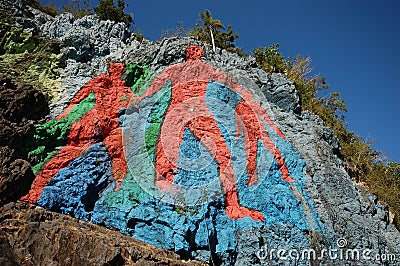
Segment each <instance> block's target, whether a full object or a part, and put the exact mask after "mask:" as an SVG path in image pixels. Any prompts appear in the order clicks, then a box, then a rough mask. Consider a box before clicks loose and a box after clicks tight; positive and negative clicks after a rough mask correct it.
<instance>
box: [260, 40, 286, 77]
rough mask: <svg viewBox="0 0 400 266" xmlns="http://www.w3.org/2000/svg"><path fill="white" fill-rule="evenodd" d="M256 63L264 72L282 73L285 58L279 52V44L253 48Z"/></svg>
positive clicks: (284, 67)
mask: <svg viewBox="0 0 400 266" xmlns="http://www.w3.org/2000/svg"><path fill="white" fill-rule="evenodd" d="M254 57H255V58H256V62H257V64H258V65H259V66H260V67H261V68H262V69H264V70H265V71H266V72H278V73H283V72H284V71H285V70H286V60H285V57H284V56H283V55H281V54H280V53H279V44H278V43H273V44H271V45H270V46H269V47H260V48H257V49H255V50H254Z"/></svg>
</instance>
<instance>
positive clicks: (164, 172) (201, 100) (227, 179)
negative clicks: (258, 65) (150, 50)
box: [132, 45, 294, 221]
mask: <svg viewBox="0 0 400 266" xmlns="http://www.w3.org/2000/svg"><path fill="white" fill-rule="evenodd" d="M202 55H203V49H202V48H201V47H199V46H197V45H191V46H189V47H188V49H187V52H186V62H184V63H179V64H175V65H172V66H169V67H167V68H166V69H165V70H164V71H163V72H162V73H161V74H160V75H159V76H157V77H156V78H155V79H154V80H153V82H152V84H151V85H150V87H149V88H148V89H147V90H146V92H145V93H144V94H143V95H142V96H140V97H135V98H133V103H132V104H133V105H136V104H137V103H138V102H139V101H140V100H142V99H144V98H146V97H148V96H150V95H152V94H154V93H156V92H157V91H158V90H159V89H160V88H162V87H163V85H164V84H165V83H166V82H167V81H168V80H171V82H172V86H173V87H172V100H171V104H170V106H169V108H168V110H167V113H166V116H165V120H164V122H163V124H162V127H161V133H160V138H159V142H158V146H157V150H156V155H155V164H156V165H155V167H156V179H155V182H156V185H157V186H158V188H159V189H160V190H169V189H170V188H171V185H172V182H174V175H175V173H176V169H177V161H178V155H179V146H180V144H181V143H182V138H183V132H184V127H188V128H189V129H190V130H191V131H192V133H193V134H194V136H196V138H197V139H199V140H200V141H201V143H202V144H203V145H204V146H205V147H207V149H208V150H209V151H210V153H211V154H212V156H213V157H214V158H215V160H216V161H217V163H218V165H219V178H220V181H221V186H222V190H223V193H224V195H225V212H226V214H227V216H228V217H230V218H232V219H239V218H243V217H251V218H252V219H254V220H258V221H264V216H263V214H262V213H260V212H258V211H256V210H252V209H249V208H246V207H244V206H241V205H240V203H239V199H238V187H237V183H236V178H235V173H234V170H233V165H232V161H231V154H230V150H229V148H228V147H227V145H226V142H225V140H224V138H223V136H222V133H221V131H220V129H219V127H218V124H217V122H216V121H215V118H214V117H213V115H212V113H211V112H210V110H209V109H208V107H207V105H206V102H205V99H206V88H207V85H208V83H209V81H210V80H213V81H216V82H221V83H225V84H230V87H231V89H233V90H234V91H236V92H238V93H239V94H240V95H241V97H242V98H243V99H244V100H245V101H244V102H241V103H240V104H238V106H237V107H236V118H237V121H239V120H240V119H238V118H239V117H241V121H242V123H240V122H238V123H237V132H238V134H239V133H241V132H244V137H245V150H246V168H247V172H248V175H249V180H248V181H247V184H248V185H252V184H255V183H257V173H256V169H257V143H258V140H261V141H262V143H263V144H264V146H265V147H266V148H267V149H268V151H269V152H271V153H272V154H273V156H274V158H275V160H276V162H277V163H278V166H279V169H280V171H281V173H282V179H283V180H285V181H288V182H290V181H293V180H294V179H293V178H291V177H290V176H289V172H288V169H287V167H286V164H285V161H284V159H283V158H282V155H281V154H280V152H279V150H278V149H277V148H276V146H275V144H274V143H273V142H272V141H271V139H270V138H269V136H268V133H267V130H266V128H265V125H264V123H263V121H262V119H263V120H265V121H266V123H268V124H269V125H270V126H271V127H272V128H273V129H274V130H275V131H276V132H277V134H278V135H279V136H280V137H281V138H284V136H283V134H282V132H280V131H279V129H278V128H277V127H276V126H275V125H274V124H273V122H272V121H271V120H270V119H269V117H268V115H267V114H266V112H265V111H264V109H263V108H262V107H261V106H259V105H258V104H257V103H255V102H254V100H253V99H252V95H251V92H250V91H248V90H245V89H243V88H242V87H241V86H240V85H238V84H237V83H236V82H235V81H234V80H233V79H232V78H230V77H228V76H227V75H226V74H224V73H222V72H219V71H217V70H216V69H215V68H213V67H212V66H210V65H207V64H206V63H203V62H201V61H200V58H201V57H202Z"/></svg>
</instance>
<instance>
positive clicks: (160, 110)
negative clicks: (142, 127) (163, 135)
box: [144, 80, 172, 155]
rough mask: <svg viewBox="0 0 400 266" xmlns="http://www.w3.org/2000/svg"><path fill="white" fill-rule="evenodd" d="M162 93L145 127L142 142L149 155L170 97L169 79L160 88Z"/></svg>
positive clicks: (153, 149)
mask: <svg viewBox="0 0 400 266" xmlns="http://www.w3.org/2000/svg"><path fill="white" fill-rule="evenodd" d="M160 92H162V94H161V96H160V97H158V98H157V100H156V102H155V103H154V105H153V108H152V110H151V113H150V116H149V120H148V122H149V123H150V125H149V126H148V127H147V128H146V132H145V135H144V144H145V148H146V150H147V153H148V154H149V155H151V154H153V153H154V151H155V149H156V146H157V142H158V136H159V135H160V130H161V125H162V122H163V121H164V118H165V114H166V113H167V109H168V107H169V105H170V103H171V99H172V82H171V81H170V80H168V81H167V83H165V85H164V86H163V87H162V88H161V91H160Z"/></svg>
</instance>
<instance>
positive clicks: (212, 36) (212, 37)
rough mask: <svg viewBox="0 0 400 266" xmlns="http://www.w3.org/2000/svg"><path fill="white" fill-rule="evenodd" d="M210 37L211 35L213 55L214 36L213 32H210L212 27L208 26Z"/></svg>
mask: <svg viewBox="0 0 400 266" xmlns="http://www.w3.org/2000/svg"><path fill="white" fill-rule="evenodd" d="M210 35H211V43H212V48H213V51H214V53H215V42H214V34H213V31H212V27H211V26H210Z"/></svg>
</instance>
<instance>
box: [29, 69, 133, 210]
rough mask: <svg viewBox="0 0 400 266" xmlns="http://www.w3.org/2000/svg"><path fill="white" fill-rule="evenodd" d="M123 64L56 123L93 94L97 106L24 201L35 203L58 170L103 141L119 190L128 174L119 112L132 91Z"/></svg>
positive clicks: (75, 126)
mask: <svg viewBox="0 0 400 266" xmlns="http://www.w3.org/2000/svg"><path fill="white" fill-rule="evenodd" d="M123 68H124V65H123V64H120V63H112V64H111V65H110V67H109V74H102V75H100V76H98V77H96V78H94V79H92V80H91V81H89V82H88V83H87V84H86V85H85V86H84V87H82V89H81V90H80V91H79V92H78V93H77V94H76V95H75V96H74V98H73V99H72V100H71V102H70V103H69V106H68V107H67V109H66V110H65V111H64V113H63V114H62V115H60V116H58V117H57V118H56V119H57V120H59V119H61V118H64V117H66V116H67V115H68V114H69V113H70V111H71V110H72V109H73V108H74V107H75V105H76V104H78V103H80V102H81V101H82V100H83V99H85V98H86V97H87V96H89V94H90V93H92V92H93V93H94V94H95V97H96V102H95V105H94V107H93V109H91V110H90V111H89V112H88V113H86V114H85V115H84V116H83V117H82V118H81V119H80V120H79V121H77V122H76V123H74V124H73V125H72V126H71V129H70V131H69V134H68V139H67V145H66V146H65V147H64V148H63V149H61V150H60V151H59V152H58V153H57V154H56V155H55V156H54V157H53V158H52V159H51V160H50V161H49V162H47V163H46V165H45V166H44V168H43V169H42V170H41V171H40V172H39V173H38V175H37V176H36V178H35V180H34V182H33V184H32V187H31V190H30V191H29V193H28V194H27V195H26V196H24V197H23V198H22V200H26V201H29V202H31V203H35V202H36V201H37V200H38V199H39V198H40V195H41V192H42V190H43V188H44V187H45V186H46V184H47V182H48V181H49V180H50V179H52V178H53V177H54V176H55V175H56V173H57V171H58V170H60V169H62V168H65V167H67V166H68V165H69V164H70V163H71V162H72V161H73V160H74V159H76V158H78V157H79V156H81V155H82V152H83V151H84V150H85V149H87V148H88V147H89V146H90V145H91V144H93V143H94V142H97V141H99V140H100V141H103V143H104V144H105V146H106V148H107V150H108V152H109V155H110V157H111V159H112V168H113V176H114V179H115V180H116V188H118V187H119V184H120V182H119V181H120V180H122V179H123V178H124V177H125V175H126V173H127V165H126V159H125V153H124V150H123V145H122V129H121V127H119V125H118V111H119V110H120V109H121V108H124V107H126V106H127V105H128V103H129V101H128V100H124V99H129V98H130V97H131V96H132V90H131V88H129V87H128V86H126V85H125V82H124V81H122V80H120V76H121V72H122V70H123Z"/></svg>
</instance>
